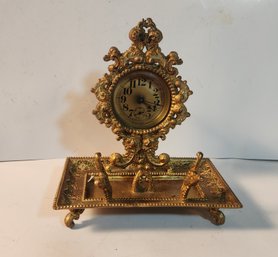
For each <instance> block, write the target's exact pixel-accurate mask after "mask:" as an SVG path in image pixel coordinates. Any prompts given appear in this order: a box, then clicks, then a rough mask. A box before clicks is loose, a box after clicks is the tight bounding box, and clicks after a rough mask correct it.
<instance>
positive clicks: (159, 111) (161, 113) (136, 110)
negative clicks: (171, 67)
mask: <svg viewBox="0 0 278 257" xmlns="http://www.w3.org/2000/svg"><path fill="white" fill-rule="evenodd" d="M170 106H171V94H170V90H169V87H168V85H167V84H166V82H165V81H164V79H162V78H161V77H160V76H159V75H157V74H155V73H152V72H149V71H135V72H131V73H129V74H127V75H125V76H124V77H122V78H121V79H120V80H119V81H118V83H117V84H116V85H115V87H114V90H113V93H112V107H113V111H114V114H115V117H116V118H117V119H118V120H119V122H120V123H121V124H122V125H124V126H126V127H128V128H134V129H149V128H152V127H155V126H157V125H158V124H159V123H161V122H162V121H163V120H164V119H165V117H166V116H167V114H168V112H169V110H170Z"/></svg>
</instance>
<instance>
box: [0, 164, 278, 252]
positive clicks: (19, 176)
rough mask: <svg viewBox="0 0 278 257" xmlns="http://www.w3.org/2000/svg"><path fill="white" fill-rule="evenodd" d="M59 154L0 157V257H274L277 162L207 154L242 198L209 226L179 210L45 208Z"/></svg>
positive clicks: (277, 221)
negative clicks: (71, 219) (68, 222)
mask: <svg viewBox="0 0 278 257" xmlns="http://www.w3.org/2000/svg"><path fill="white" fill-rule="evenodd" d="M64 161H65V160H64V159H54V160H40V161H18V162H0V181H1V182H2V185H1V187H0V195H1V203H2V205H1V211H0V217H1V229H0V252H1V256H5V257H6V256H7V257H8V256H68V257H69V256H91V257H93V256H97V257H101V256H129V257H130V256H134V257H136V256H144V257H147V256H152V257H154V256H169V255H171V254H173V253H175V255H176V256H177V255H178V254H182V255H185V254H186V255H187V256H200V257H201V256H202V257H204V256H244V257H246V256H247V255H249V256H264V257H266V256H277V250H278V244H277V243H278V229H277V227H278V204H277V198H276V197H277V195H278V187H277V182H278V162H276V161H251V160H227V159H226V160H214V159H213V160H212V161H213V163H214V164H215V166H216V167H217V168H218V170H219V171H220V173H221V174H222V176H223V177H224V179H225V180H226V182H227V183H228V184H229V186H230V187H231V188H232V190H233V191H234V193H235V194H236V195H237V196H238V198H239V199H240V201H241V202H242V203H243V205H244V208H243V209H223V212H224V213H225V216H226V223H225V224H224V225H222V226H215V225H213V224H211V223H210V222H209V221H208V220H205V219H203V218H201V217H200V216H196V215H189V214H185V211H184V210H183V209H170V208H168V209H167V208H160V209H159V208H158V209H153V208H148V209H145V208H140V209H139V208H138V209H132V208H131V209H87V210H86V211H85V212H84V213H83V214H82V215H81V217H80V220H79V221H77V222H76V223H77V224H76V226H75V228H74V229H72V230H71V229H68V228H66V227H65V226H64V223H63V219H64V216H65V215H66V214H67V211H64V210H60V211H54V210H52V203H53V199H54V196H55V193H56V190H57V188H58V184H59V181H60V179H61V175H62V170H63V166H64Z"/></svg>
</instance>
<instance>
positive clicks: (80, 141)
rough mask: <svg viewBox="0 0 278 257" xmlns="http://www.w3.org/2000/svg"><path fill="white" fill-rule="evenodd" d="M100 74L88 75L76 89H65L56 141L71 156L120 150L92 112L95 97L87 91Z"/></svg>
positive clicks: (95, 100)
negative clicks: (62, 110)
mask: <svg viewBox="0 0 278 257" xmlns="http://www.w3.org/2000/svg"><path fill="white" fill-rule="evenodd" d="M102 76H103V74H101V73H99V72H94V73H91V74H89V75H88V76H87V77H86V78H85V79H84V83H83V88H82V90H81V91H80V92H76V91H73V92H69V93H68V94H67V95H66V102H67V104H68V105H67V109H66V110H65V112H64V113H63V114H62V116H61V117H60V118H59V120H58V126H59V128H60V142H61V144H62V145H63V147H65V149H67V150H68V151H69V152H70V154H71V155H72V156H91V155H94V154H95V153H96V152H101V153H102V154H103V155H108V156H109V155H110V154H111V153H112V152H122V151H123V148H121V143H120V142H118V141H116V138H115V135H114V134H113V133H112V131H111V129H110V128H106V127H105V125H103V124H99V122H98V120H97V119H96V118H95V116H94V115H92V110H93V109H94V108H95V106H96V104H97V99H96V97H95V96H94V94H92V93H91V88H92V87H94V85H95V84H96V82H97V81H98V79H99V78H101V77H102Z"/></svg>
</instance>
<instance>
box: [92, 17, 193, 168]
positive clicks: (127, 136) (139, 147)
mask: <svg viewBox="0 0 278 257" xmlns="http://www.w3.org/2000/svg"><path fill="white" fill-rule="evenodd" d="M129 38H130V40H131V46H130V47H129V48H128V49H127V50H126V51H125V52H120V50H119V49H118V48H117V47H114V46H113V47H111V48H110V49H109V51H108V53H107V54H106V55H105V56H104V60H105V61H112V64H110V65H109V66H108V71H109V73H106V74H105V75H104V76H103V78H101V79H100V80H99V81H98V82H97V84H96V86H95V87H94V88H93V89H92V92H93V93H95V95H96V97H97V100H98V101H99V102H98V104H97V106H96V108H95V109H94V110H93V114H94V115H96V117H97V119H98V120H99V121H100V123H104V124H105V125H106V126H107V127H111V129H112V131H113V133H115V134H116V135H117V140H122V141H123V145H124V147H125V151H126V152H125V154H118V153H115V154H112V155H111V158H110V164H111V165H110V166H109V167H110V168H111V167H112V166H116V167H122V168H123V167H127V166H129V165H132V164H134V163H137V164H138V165H139V164H141V163H146V164H148V165H151V166H153V167H161V166H164V165H166V164H167V163H168V162H169V160H170V157H169V155H168V154H164V153H163V154H160V155H159V156H157V155H155V151H156V150H157V147H158V142H159V139H161V140H165V138H166V134H167V133H168V132H169V130H170V129H173V128H175V126H176V125H180V124H181V123H182V122H183V121H184V120H185V119H186V118H187V117H189V116H190V114H189V113H188V112H187V109H186V107H185V105H184V102H185V101H186V100H187V98H188V97H189V96H190V95H191V94H192V91H191V90H190V89H189V87H188V85H187V82H186V81H185V80H182V78H181V76H178V69H177V68H175V67H174V66H175V65H180V64H182V60H181V59H180V58H179V56H178V54H177V52H174V51H172V52H170V53H169V54H168V55H164V54H163V53H162V51H161V49H160V47H159V43H160V42H161V40H162V39H163V35H162V33H161V31H160V30H159V29H158V28H157V27H156V25H155V23H154V22H153V21H152V19H150V18H148V19H143V20H142V21H140V22H139V23H138V24H137V26H135V27H133V28H132V29H131V30H130V32H129ZM138 70H139V71H141V70H143V71H148V72H153V73H155V74H156V75H158V76H160V77H161V78H162V79H163V80H164V81H165V82H166V84H167V85H168V87H169V90H170V94H171V105H170V109H169V111H168V114H167V116H166V117H165V119H164V120H163V121H161V123H160V124H158V125H156V126H154V127H152V128H149V129H135V128H130V127H125V126H124V125H123V124H121V123H120V122H119V120H118V119H117V118H116V117H115V115H114V112H113V108H112V106H111V101H112V92H113V89H114V87H116V86H117V83H118V81H119V80H120V79H121V78H122V77H124V76H127V75H128V74H129V73H131V72H133V71H138Z"/></svg>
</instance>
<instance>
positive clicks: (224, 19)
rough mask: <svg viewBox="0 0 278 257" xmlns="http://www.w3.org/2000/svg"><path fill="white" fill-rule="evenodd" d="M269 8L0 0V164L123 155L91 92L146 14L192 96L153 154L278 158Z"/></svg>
mask: <svg viewBox="0 0 278 257" xmlns="http://www.w3.org/2000/svg"><path fill="white" fill-rule="evenodd" d="M277 11H278V1H274V0H273V1H270V0H261V1H259V0H248V1H247V0H235V1H212V0H211V1H205V0H203V1H195V0H192V1H174V0H171V1H150V0H140V1H85V0H79V1H77V0H76V1H72V0H67V1H50V0H44V1H38V0H26V1H23V0H20V1H15V0H14V1H10V0H8V1H5V0H0V160H19V159H20V160H24V159H48V158H61V157H65V156H68V155H71V156H88V155H92V154H94V153H95V152H97V151H100V152H102V153H103V154H105V155H109V154H110V153H112V152H117V151H118V152H122V151H123V147H122V145H121V143H120V142H117V141H116V140H115V136H114V134H113V133H112V132H111V130H110V129H107V128H106V127H105V126H103V125H100V124H99V123H98V121H97V119H96V118H95V117H94V116H93V115H92V114H91V111H92V109H93V108H94V106H95V105H96V98H95V96H94V95H93V94H91V93H90V89H91V87H93V86H94V84H95V83H96V81H97V80H98V78H100V77H102V76H103V74H104V73H105V72H107V66H108V63H105V62H104V61H103V59H102V58H103V56H104V55H105V54H106V53H107V52H108V50H109V48H110V47H111V46H116V47H118V48H119V49H120V50H121V51H125V50H126V49H127V48H128V47H129V45H130V41H129V39H128V32H129V30H130V29H131V28H132V27H134V26H135V25H136V24H137V23H138V22H139V21H140V20H141V19H142V18H147V17H151V18H152V19H153V20H154V22H155V23H156V25H157V27H158V28H159V29H160V30H161V31H162V32H163V35H164V39H163V41H162V42H161V45H160V46H161V48H162V51H163V52H164V53H165V54H168V53H169V52H170V51H172V50H174V51H177V52H178V53H179V56H180V57H181V58H182V59H183V61H184V64H183V65H181V66H180V67H179V71H180V75H181V76H182V77H183V79H186V80H187V81H188V84H189V85H190V88H191V89H192V90H193V92H194V94H193V95H192V96H191V97H190V98H189V100H188V101H187V103H186V106H187V108H188V111H189V112H190V113H191V117H190V118H189V119H187V120H186V121H185V122H184V123H183V124H182V125H181V126H179V127H177V128H176V129H175V130H172V131H170V133H169V134H168V136H167V140H166V141H164V142H163V143H161V144H160V148H159V152H167V153H169V154H170V155H171V156H193V155H195V153H196V152H197V151H203V152H204V154H205V156H208V157H218V158H234V157H236V158H252V159H278V147H277V143H278V135H277V131H278V121H277V111H278V101H277V94H278V89H277V88H278V85H277V81H278V50H277V48H278V16H277Z"/></svg>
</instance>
